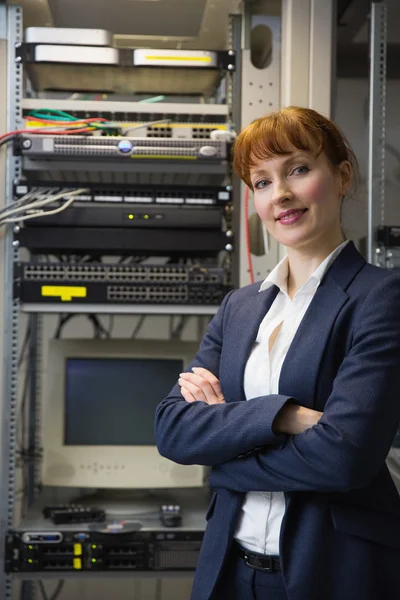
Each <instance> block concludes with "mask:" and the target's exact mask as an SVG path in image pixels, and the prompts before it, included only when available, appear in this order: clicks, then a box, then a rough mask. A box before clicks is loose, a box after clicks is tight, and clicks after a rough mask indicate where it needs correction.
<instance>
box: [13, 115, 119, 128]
mask: <svg viewBox="0 0 400 600" xmlns="http://www.w3.org/2000/svg"><path fill="white" fill-rule="evenodd" d="M25 121H30V122H31V121H36V122H37V123H51V124H52V125H54V126H55V127H57V126H58V125H61V127H62V126H64V125H75V124H77V123H93V122H95V121H101V122H103V123H108V121H107V119H104V118H103V117H92V118H90V119H76V120H75V121H53V120H52V119H44V118H43V119H42V118H41V117H33V116H32V115H28V116H27V117H25Z"/></svg>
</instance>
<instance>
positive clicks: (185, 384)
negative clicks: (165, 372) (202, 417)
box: [178, 374, 207, 402]
mask: <svg viewBox="0 0 400 600" xmlns="http://www.w3.org/2000/svg"><path fill="white" fill-rule="evenodd" d="M182 375H183V374H181V377H180V378H179V379H178V383H179V385H180V386H181V391H182V389H186V391H188V392H189V393H190V394H191V395H192V396H193V397H194V398H195V399H196V400H202V401H203V402H207V397H206V395H205V393H204V392H203V390H202V389H201V388H200V387H199V386H198V385H197V384H196V383H194V382H193V381H190V380H189V379H188V378H186V377H185V378H183V377H182ZM182 395H183V394H182Z"/></svg>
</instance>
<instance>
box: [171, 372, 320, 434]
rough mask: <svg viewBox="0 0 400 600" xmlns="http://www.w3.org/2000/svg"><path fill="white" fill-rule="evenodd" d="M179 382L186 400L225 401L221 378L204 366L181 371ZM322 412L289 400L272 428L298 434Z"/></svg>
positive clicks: (305, 429)
mask: <svg viewBox="0 0 400 600" xmlns="http://www.w3.org/2000/svg"><path fill="white" fill-rule="evenodd" d="M178 384H179V386H180V390H181V394H182V396H183V398H184V399H185V400H186V402H189V403H190V402H197V401H201V402H206V403H207V404H209V405H212V404H223V403H224V402H225V398H224V395H223V393H222V390H221V385H220V382H219V380H218V379H217V377H215V375H213V374H212V373H211V372H210V371H207V369H203V368H202V367H193V368H192V372H191V373H190V372H189V373H181V374H180V376H179V380H178ZM322 414H323V413H322V412H319V411H318V410H312V409H311V408H306V407H305V406H299V405H298V404H294V403H292V402H288V403H287V404H285V405H284V406H283V407H282V408H281V410H280V411H279V412H278V414H277V416H276V417H275V419H274V421H273V423H272V430H273V432H275V433H284V434H287V435H298V434H299V433H303V432H304V431H307V429H310V427H313V426H314V425H316V424H317V423H318V422H319V420H320V418H321V417H322Z"/></svg>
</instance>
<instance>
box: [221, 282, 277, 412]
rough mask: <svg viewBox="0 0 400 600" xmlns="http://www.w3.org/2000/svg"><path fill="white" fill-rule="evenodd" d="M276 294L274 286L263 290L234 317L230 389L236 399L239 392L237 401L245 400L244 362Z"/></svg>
mask: <svg viewBox="0 0 400 600" xmlns="http://www.w3.org/2000/svg"><path fill="white" fill-rule="evenodd" d="M278 292H279V288H277V287H276V286H275V285H274V286H272V287H271V288H269V289H267V290H264V291H263V292H259V293H258V294H256V296H254V297H253V298H252V299H251V300H250V301H249V302H246V303H244V304H242V305H241V306H240V307H239V309H238V312H237V314H236V315H235V317H236V318H235V325H236V327H235V331H234V336H235V341H234V344H235V346H234V347H235V361H234V362H235V365H238V368H237V369H234V370H233V371H232V373H231V375H232V379H231V385H232V389H233V390H236V394H234V397H235V398H236V399H237V390H240V395H239V398H238V399H239V400H246V397H245V395H244V387H243V379H244V369H245V366H246V362H247V359H248V357H249V355H250V352H251V349H252V347H253V344H254V342H255V341H256V337H257V333H258V328H259V327H260V323H261V321H262V320H263V318H264V317H265V315H266V314H267V312H268V311H269V309H270V308H271V305H272V303H273V301H274V300H275V298H276V296H277V294H278Z"/></svg>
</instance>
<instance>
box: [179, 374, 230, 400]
mask: <svg viewBox="0 0 400 600" xmlns="http://www.w3.org/2000/svg"><path fill="white" fill-rule="evenodd" d="M192 370H193V373H181V374H180V379H179V381H178V383H179V385H180V386H181V388H182V387H184V388H186V391H188V392H189V393H190V394H191V395H192V396H193V397H194V398H195V399H196V400H202V401H203V402H207V403H208V404H221V403H223V402H225V400H224V396H223V394H222V391H221V386H220V383H219V381H218V379H217V377H215V375H213V374H212V373H210V371H208V370H207V369H203V368H202V367H193V369H192ZM182 395H183V394H182Z"/></svg>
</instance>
